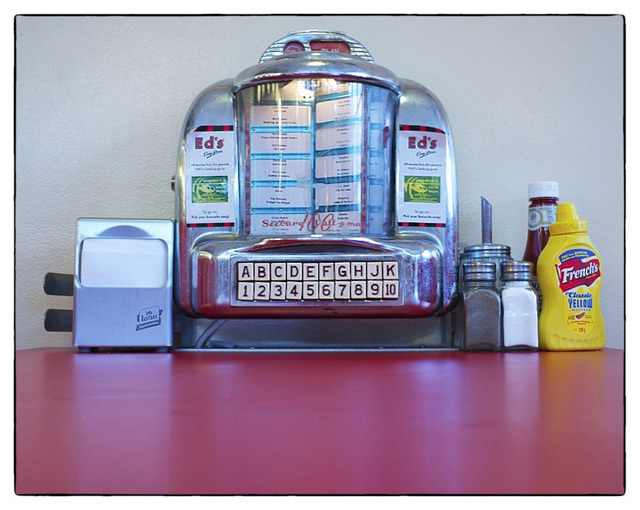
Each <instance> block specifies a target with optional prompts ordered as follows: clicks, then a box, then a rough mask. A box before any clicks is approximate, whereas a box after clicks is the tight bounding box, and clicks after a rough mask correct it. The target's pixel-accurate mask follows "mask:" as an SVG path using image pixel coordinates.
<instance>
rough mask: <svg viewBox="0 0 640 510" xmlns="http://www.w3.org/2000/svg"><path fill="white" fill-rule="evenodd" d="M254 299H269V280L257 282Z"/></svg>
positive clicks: (254, 288)
mask: <svg viewBox="0 0 640 510" xmlns="http://www.w3.org/2000/svg"><path fill="white" fill-rule="evenodd" d="M253 299H255V300H256V301H269V282H256V283H255V284H254V287H253Z"/></svg>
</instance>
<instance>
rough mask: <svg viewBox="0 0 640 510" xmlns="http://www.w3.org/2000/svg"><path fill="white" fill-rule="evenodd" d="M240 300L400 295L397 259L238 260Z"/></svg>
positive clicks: (386, 297)
mask: <svg viewBox="0 0 640 510" xmlns="http://www.w3.org/2000/svg"><path fill="white" fill-rule="evenodd" d="M236 269H237V287H236V290H237V299H238V301H242V302H248V301H252V302H263V301H271V302H281V301H344V300H351V301H364V300H367V301H384V300H394V299H396V300H397V299H398V298H399V296H400V278H399V272H400V266H399V263H398V261H397V260H378V261H323V262H276V261H264V262H238V263H237V264H236Z"/></svg>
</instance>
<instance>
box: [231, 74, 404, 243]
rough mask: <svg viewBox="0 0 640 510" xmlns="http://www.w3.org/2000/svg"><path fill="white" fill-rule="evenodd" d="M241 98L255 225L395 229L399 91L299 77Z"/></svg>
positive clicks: (317, 231) (249, 221) (361, 231)
mask: <svg viewBox="0 0 640 510" xmlns="http://www.w3.org/2000/svg"><path fill="white" fill-rule="evenodd" d="M239 101H240V103H239V111H240V117H241V126H240V131H241V133H242V135H243V137H244V144H245V150H244V152H243V154H241V156H244V162H243V163H241V168H244V172H245V179H244V182H243V183H242V184H243V185H244V188H245V189H244V192H245V200H246V207H245V232H246V233H247V234H250V235H256V236H271V235H277V236H282V235H285V236H286V235H291V236H306V235H312V234H314V235H331V236H334V235H337V236H354V235H368V236H386V235H388V234H389V231H390V209H391V208H390V204H391V196H390V193H391V183H390V175H391V172H390V167H391V137H390V133H391V132H392V114H393V111H394V102H395V94H394V93H393V92H392V91H389V90H387V89H384V88H381V87H375V86H372V85H366V84H363V83H355V82H344V81H338V80H334V79H312V80H292V81H288V82H277V83H267V84H262V85H257V86H253V87H249V88H247V89H244V90H242V91H241V92H240V94H239ZM241 152H242V149H241Z"/></svg>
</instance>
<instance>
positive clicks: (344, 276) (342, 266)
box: [335, 262, 351, 280]
mask: <svg viewBox="0 0 640 510" xmlns="http://www.w3.org/2000/svg"><path fill="white" fill-rule="evenodd" d="M335 273H336V280H349V279H351V263H350V262H336V268H335Z"/></svg>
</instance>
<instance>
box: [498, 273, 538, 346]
mask: <svg viewBox="0 0 640 510" xmlns="http://www.w3.org/2000/svg"><path fill="white" fill-rule="evenodd" d="M501 273H502V290H501V298H502V338H503V345H504V350H505V351H537V350H538V299H537V295H536V291H535V289H534V287H533V264H532V263H531V262H513V261H512V262H503V263H502V267H501Z"/></svg>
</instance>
